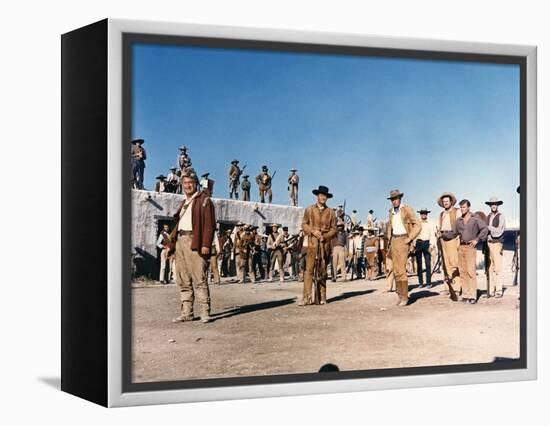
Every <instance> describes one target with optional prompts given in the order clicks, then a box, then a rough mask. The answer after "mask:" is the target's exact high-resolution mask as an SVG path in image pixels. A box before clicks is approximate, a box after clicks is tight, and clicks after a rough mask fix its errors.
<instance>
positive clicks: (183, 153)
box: [178, 145, 193, 172]
mask: <svg viewBox="0 0 550 426" xmlns="http://www.w3.org/2000/svg"><path fill="white" fill-rule="evenodd" d="M178 165H179V166H180V170H181V171H182V172H183V171H185V170H186V169H187V168H189V167H191V166H192V165H193V163H192V162H191V157H190V156H189V154H187V147H186V146H185V145H182V146H180V153H179V154H178Z"/></svg>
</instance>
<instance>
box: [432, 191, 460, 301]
mask: <svg viewBox="0 0 550 426" xmlns="http://www.w3.org/2000/svg"><path fill="white" fill-rule="evenodd" d="M437 204H439V206H440V207H442V208H443V211H442V212H441V213H440V215H439V226H438V229H437V233H436V236H437V238H438V241H439V248H440V249H441V259H442V261H443V262H442V263H443V273H444V276H445V282H446V283H447V288H448V293H449V295H450V298H451V300H453V301H454V302H456V301H457V300H458V293H459V292H460V291H461V286H462V284H461V281H460V272H459V270H458V246H459V243H460V242H459V240H458V237H457V236H456V234H455V233H454V232H453V227H454V226H455V223H456V219H457V217H458V216H459V215H460V212H459V211H458V208H456V207H455V204H456V197H455V195H454V194H453V193H452V192H444V193H443V194H441V195H440V196H439V198H438V199H437ZM442 293H446V291H443V292H442Z"/></svg>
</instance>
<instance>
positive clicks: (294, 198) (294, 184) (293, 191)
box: [288, 168, 300, 206]
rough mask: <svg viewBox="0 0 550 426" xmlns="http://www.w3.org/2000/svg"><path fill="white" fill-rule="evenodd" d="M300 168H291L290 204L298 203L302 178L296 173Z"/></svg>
mask: <svg viewBox="0 0 550 426" xmlns="http://www.w3.org/2000/svg"><path fill="white" fill-rule="evenodd" d="M297 171H298V169H295V168H292V169H290V175H289V176H288V196H289V197H290V205H291V206H297V205H298V183H299V182H300V178H299V177H298V175H297V174H296V172H297Z"/></svg>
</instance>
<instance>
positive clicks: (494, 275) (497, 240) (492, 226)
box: [485, 197, 506, 298]
mask: <svg viewBox="0 0 550 426" xmlns="http://www.w3.org/2000/svg"><path fill="white" fill-rule="evenodd" d="M502 203H503V202H502V200H499V199H498V198H497V197H491V198H490V199H489V201H486V202H485V204H487V205H488V206H489V207H490V208H491V211H490V212H489V215H488V216H487V228H488V229H489V234H488V236H487V247H488V250H489V265H488V268H489V279H488V280H487V285H488V287H487V297H492V296H494V297H496V298H501V297H502V278H501V276H502V258H503V253H502V250H503V249H502V244H503V243H504V228H505V227H506V218H505V217H504V215H503V214H502V213H501V212H499V211H498V208H499V206H500V205H502Z"/></svg>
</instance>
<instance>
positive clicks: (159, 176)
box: [155, 175, 166, 180]
mask: <svg viewBox="0 0 550 426" xmlns="http://www.w3.org/2000/svg"><path fill="white" fill-rule="evenodd" d="M155 179H160V180H164V179H166V176H164V175H158V176H157V177H156V178H155Z"/></svg>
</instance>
